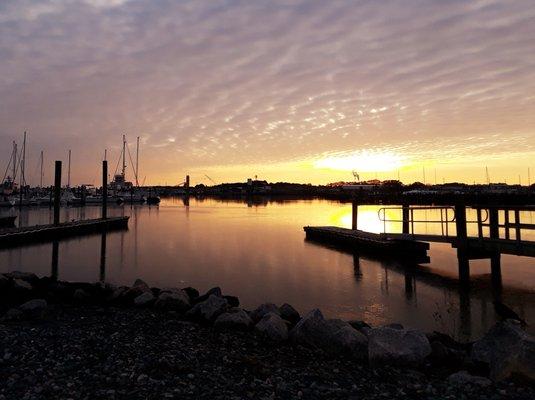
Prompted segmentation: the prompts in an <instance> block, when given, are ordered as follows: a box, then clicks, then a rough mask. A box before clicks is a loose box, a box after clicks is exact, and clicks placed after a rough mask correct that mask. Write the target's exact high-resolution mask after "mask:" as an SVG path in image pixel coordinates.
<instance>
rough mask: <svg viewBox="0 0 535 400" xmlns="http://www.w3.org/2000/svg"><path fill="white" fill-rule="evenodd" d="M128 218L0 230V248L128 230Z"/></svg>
mask: <svg viewBox="0 0 535 400" xmlns="http://www.w3.org/2000/svg"><path fill="white" fill-rule="evenodd" d="M129 218H130V217H113V218H98V219H88V220H83V221H75V222H64V223H61V224H50V225H36V226H27V227H22V228H8V229H3V230H0V247H4V248H5V247H13V246H19V245H26V244H29V243H35V242H50V241H54V240H57V239H64V238H67V237H72V236H80V235H87V234H91V233H98V232H104V231H108V230H118V229H127V228H128V219H129Z"/></svg>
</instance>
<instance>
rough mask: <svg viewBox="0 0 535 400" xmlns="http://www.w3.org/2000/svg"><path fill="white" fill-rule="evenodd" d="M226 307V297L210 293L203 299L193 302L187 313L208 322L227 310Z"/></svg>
mask: <svg viewBox="0 0 535 400" xmlns="http://www.w3.org/2000/svg"><path fill="white" fill-rule="evenodd" d="M227 308H228V303H227V300H226V299H224V298H222V297H219V296H216V295H213V294H212V295H210V296H209V297H208V299H206V300H205V301H202V302H200V303H197V304H195V306H193V308H191V309H190V310H189V311H188V313H187V315H188V316H190V317H192V318H196V319H200V320H202V321H205V322H210V321H214V320H215V319H216V318H217V317H218V316H219V315H221V314H223V313H224V312H225V311H227Z"/></svg>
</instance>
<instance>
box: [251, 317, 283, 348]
mask: <svg viewBox="0 0 535 400" xmlns="http://www.w3.org/2000/svg"><path fill="white" fill-rule="evenodd" d="M286 324H287V322H285V321H284V320H283V319H282V318H281V317H280V316H279V315H278V314H275V313H272V312H270V313H267V314H265V315H264V316H263V317H262V319H261V320H260V322H258V323H257V324H256V326H255V328H256V330H257V331H259V332H260V333H262V334H263V335H264V336H266V337H267V338H269V339H271V340H274V341H276V342H282V341H284V340H287V339H288V326H287V325H286Z"/></svg>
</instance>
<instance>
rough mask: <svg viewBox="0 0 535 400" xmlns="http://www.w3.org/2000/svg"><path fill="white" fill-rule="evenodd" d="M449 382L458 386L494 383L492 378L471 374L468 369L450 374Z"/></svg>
mask: <svg viewBox="0 0 535 400" xmlns="http://www.w3.org/2000/svg"><path fill="white" fill-rule="evenodd" d="M447 381H448V383H450V384H452V385H456V386H465V385H476V386H481V387H486V386H490V385H491V384H492V382H491V380H490V379H487V378H484V377H482V376H474V375H470V374H469V373H468V372H467V371H459V372H456V373H454V374H451V375H450V376H448V379H447Z"/></svg>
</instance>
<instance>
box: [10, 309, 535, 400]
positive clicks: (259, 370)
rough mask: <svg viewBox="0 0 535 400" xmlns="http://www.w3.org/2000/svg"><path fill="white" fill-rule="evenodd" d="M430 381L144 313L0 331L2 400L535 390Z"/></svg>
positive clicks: (89, 314) (82, 312) (84, 314)
mask: <svg viewBox="0 0 535 400" xmlns="http://www.w3.org/2000/svg"><path fill="white" fill-rule="evenodd" d="M426 374H427V375H426ZM426 374H424V373H422V372H421V371H412V370H401V369H394V368H381V369H376V370H373V369H371V368H369V367H368V366H366V365H364V364H359V363H357V362H355V361H353V360H350V359H343V358H333V357H328V356H326V355H325V354H323V353H322V352H319V351H314V350H310V349H305V348H302V347H299V346H293V345H291V344H288V343H286V344H274V343H270V342H268V341H266V340H264V339H263V338H262V337H259V336H258V335H257V334H255V333H243V332H225V333H223V332H216V331H214V330H213V328H209V327H203V326H200V325H198V324H195V323H191V322H187V321H183V320H180V319H179V316H178V315H177V314H174V313H172V312H156V311H154V310H147V309H134V308H127V309H124V308H98V307H93V306H91V307H89V306H86V307H76V306H62V307H57V308H55V309H54V310H53V311H52V313H51V315H50V316H49V317H48V318H46V319H44V320H39V321H23V322H1V323H0V399H17V400H20V399H69V398H71V399H123V398H124V399H162V398H164V399H165V398H177V399H178V398H180V399H184V398H185V399H189V398H191V399H278V398H281V399H290V398H305V399H306V398H310V399H320V398H327V399H348V398H349V399H363V398H366V399H375V398H380V399H388V398H405V399H462V398H465V399H501V398H519V399H535V390H534V388H533V387H526V386H521V385H520V386H519V385H516V384H512V383H500V384H493V385H491V386H488V387H478V386H470V385H467V386H464V387H456V386H452V385H450V384H448V383H447V382H446V381H445V379H444V376H439V375H438V374H436V373H433V372H429V371H426Z"/></svg>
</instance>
